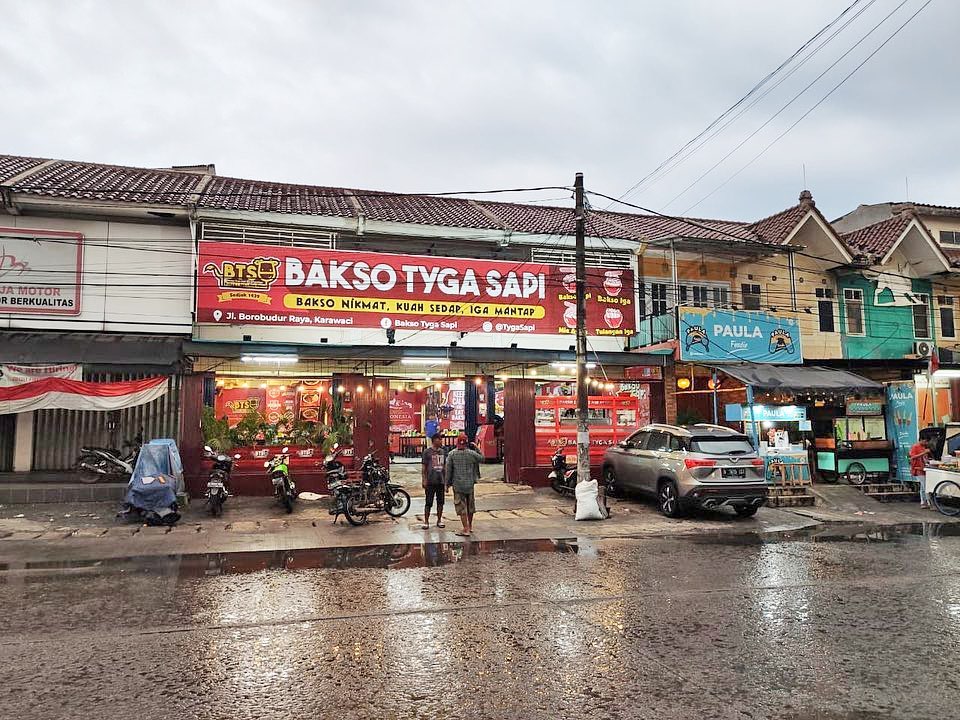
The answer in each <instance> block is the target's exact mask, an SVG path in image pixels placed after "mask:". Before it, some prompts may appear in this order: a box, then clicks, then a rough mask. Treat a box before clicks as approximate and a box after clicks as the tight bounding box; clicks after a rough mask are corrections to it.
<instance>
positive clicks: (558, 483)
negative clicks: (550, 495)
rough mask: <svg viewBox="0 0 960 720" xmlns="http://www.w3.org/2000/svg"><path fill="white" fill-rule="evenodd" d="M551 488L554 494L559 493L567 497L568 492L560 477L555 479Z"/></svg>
mask: <svg viewBox="0 0 960 720" xmlns="http://www.w3.org/2000/svg"><path fill="white" fill-rule="evenodd" d="M550 487H552V488H553V491H554V492H556V493H559V494H560V495H565V494H566V492H567V491H566V486H565V485H564V482H563V480H561V479H560V478H558V477H555V478H553V480H551V481H550Z"/></svg>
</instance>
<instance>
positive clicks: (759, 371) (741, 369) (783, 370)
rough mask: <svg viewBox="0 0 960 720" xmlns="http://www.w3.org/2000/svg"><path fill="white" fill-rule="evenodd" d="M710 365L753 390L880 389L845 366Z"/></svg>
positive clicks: (852, 390)
mask: <svg viewBox="0 0 960 720" xmlns="http://www.w3.org/2000/svg"><path fill="white" fill-rule="evenodd" d="M711 367H714V368H716V369H717V370H720V371H721V372H724V373H726V374H727V375H729V376H730V377H734V378H736V379H737V380H740V381H741V382H742V383H743V384H744V385H750V386H752V387H754V388H755V389H757V390H786V391H789V392H806V391H809V390H812V391H814V392H823V391H833V392H840V391H848V392H862V391H864V390H866V391H872V392H882V391H883V385H882V384H881V383H878V382H875V381H873V380H869V379H868V378H865V377H863V376H861V375H855V374H854V373H852V372H847V371H846V370H833V369H831V368H825V367H792V366H786V365H761V364H758V363H738V364H732V365H713V366H711Z"/></svg>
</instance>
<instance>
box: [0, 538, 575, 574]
mask: <svg viewBox="0 0 960 720" xmlns="http://www.w3.org/2000/svg"><path fill="white" fill-rule="evenodd" d="M582 545H583V543H580V542H579V541H578V540H577V539H576V538H561V539H546V540H496V541H486V540H478V541H474V542H467V543H459V542H454V543H424V544H420V545H415V544H409V545H408V544H403V545H370V546H362V547H339V548H314V549H304V550H255V551H251V552H229V553H198V554H185V555H158V556H129V557H121V558H109V559H104V560H89V561H86V560H80V561H58V560H45V561H39V562H27V563H23V564H22V565H16V566H11V565H9V564H4V563H0V572H4V571H9V570H19V571H24V570H25V571H35V572H39V571H47V572H60V573H66V572H84V571H86V572H103V573H108V572H109V573H115V572H120V571H125V572H146V573H149V572H151V570H153V569H154V568H161V567H162V568H169V566H170V564H171V562H174V563H176V564H177V566H178V575H179V576H180V577H181V578H185V577H209V576H213V575H232V574H244V573H253V572H260V571H263V570H312V569H320V568H326V569H346V568H380V569H386V568H391V569H400V568H419V567H436V566H440V565H449V564H452V563H457V562H460V561H462V560H466V559H467V558H471V557H477V556H481V555H498V554H505V553H536V552H544V553H576V552H579V550H580V548H581V546H582Z"/></svg>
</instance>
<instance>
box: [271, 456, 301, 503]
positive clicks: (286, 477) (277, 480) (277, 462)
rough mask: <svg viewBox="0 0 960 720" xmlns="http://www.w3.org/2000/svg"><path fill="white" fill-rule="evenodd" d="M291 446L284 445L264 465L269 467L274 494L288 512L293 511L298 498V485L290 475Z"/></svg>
mask: <svg viewBox="0 0 960 720" xmlns="http://www.w3.org/2000/svg"><path fill="white" fill-rule="evenodd" d="M288 452H289V448H287V447H284V448H283V449H282V450H281V451H280V453H279V454H277V455H275V456H274V458H273V460H267V461H266V462H265V463H264V464H263V466H264V467H265V468H266V469H267V475H269V476H270V482H272V483H273V495H274V497H276V498H277V501H278V502H279V503H280V504H281V505H283V507H284V509H285V510H286V511H287V512H288V513H292V512H293V501H294V500H296V499H297V486H296V483H294V482H293V479H292V478H291V477H290V455H288Z"/></svg>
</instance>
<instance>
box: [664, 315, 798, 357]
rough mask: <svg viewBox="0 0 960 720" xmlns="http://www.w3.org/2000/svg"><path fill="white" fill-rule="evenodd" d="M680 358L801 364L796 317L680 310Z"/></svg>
mask: <svg viewBox="0 0 960 720" xmlns="http://www.w3.org/2000/svg"><path fill="white" fill-rule="evenodd" d="M679 313H680V314H679V318H680V328H679V337H678V342H679V345H680V359H681V360H685V361H691V362H710V363H730V362H754V363H773V364H777V365H799V364H801V363H802V362H803V352H802V351H801V349H800V326H799V324H798V323H797V318H795V317H791V316H787V315H779V314H775V313H768V312H760V311H753V310H726V309H722V308H690V307H685V308H680V311H679Z"/></svg>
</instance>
